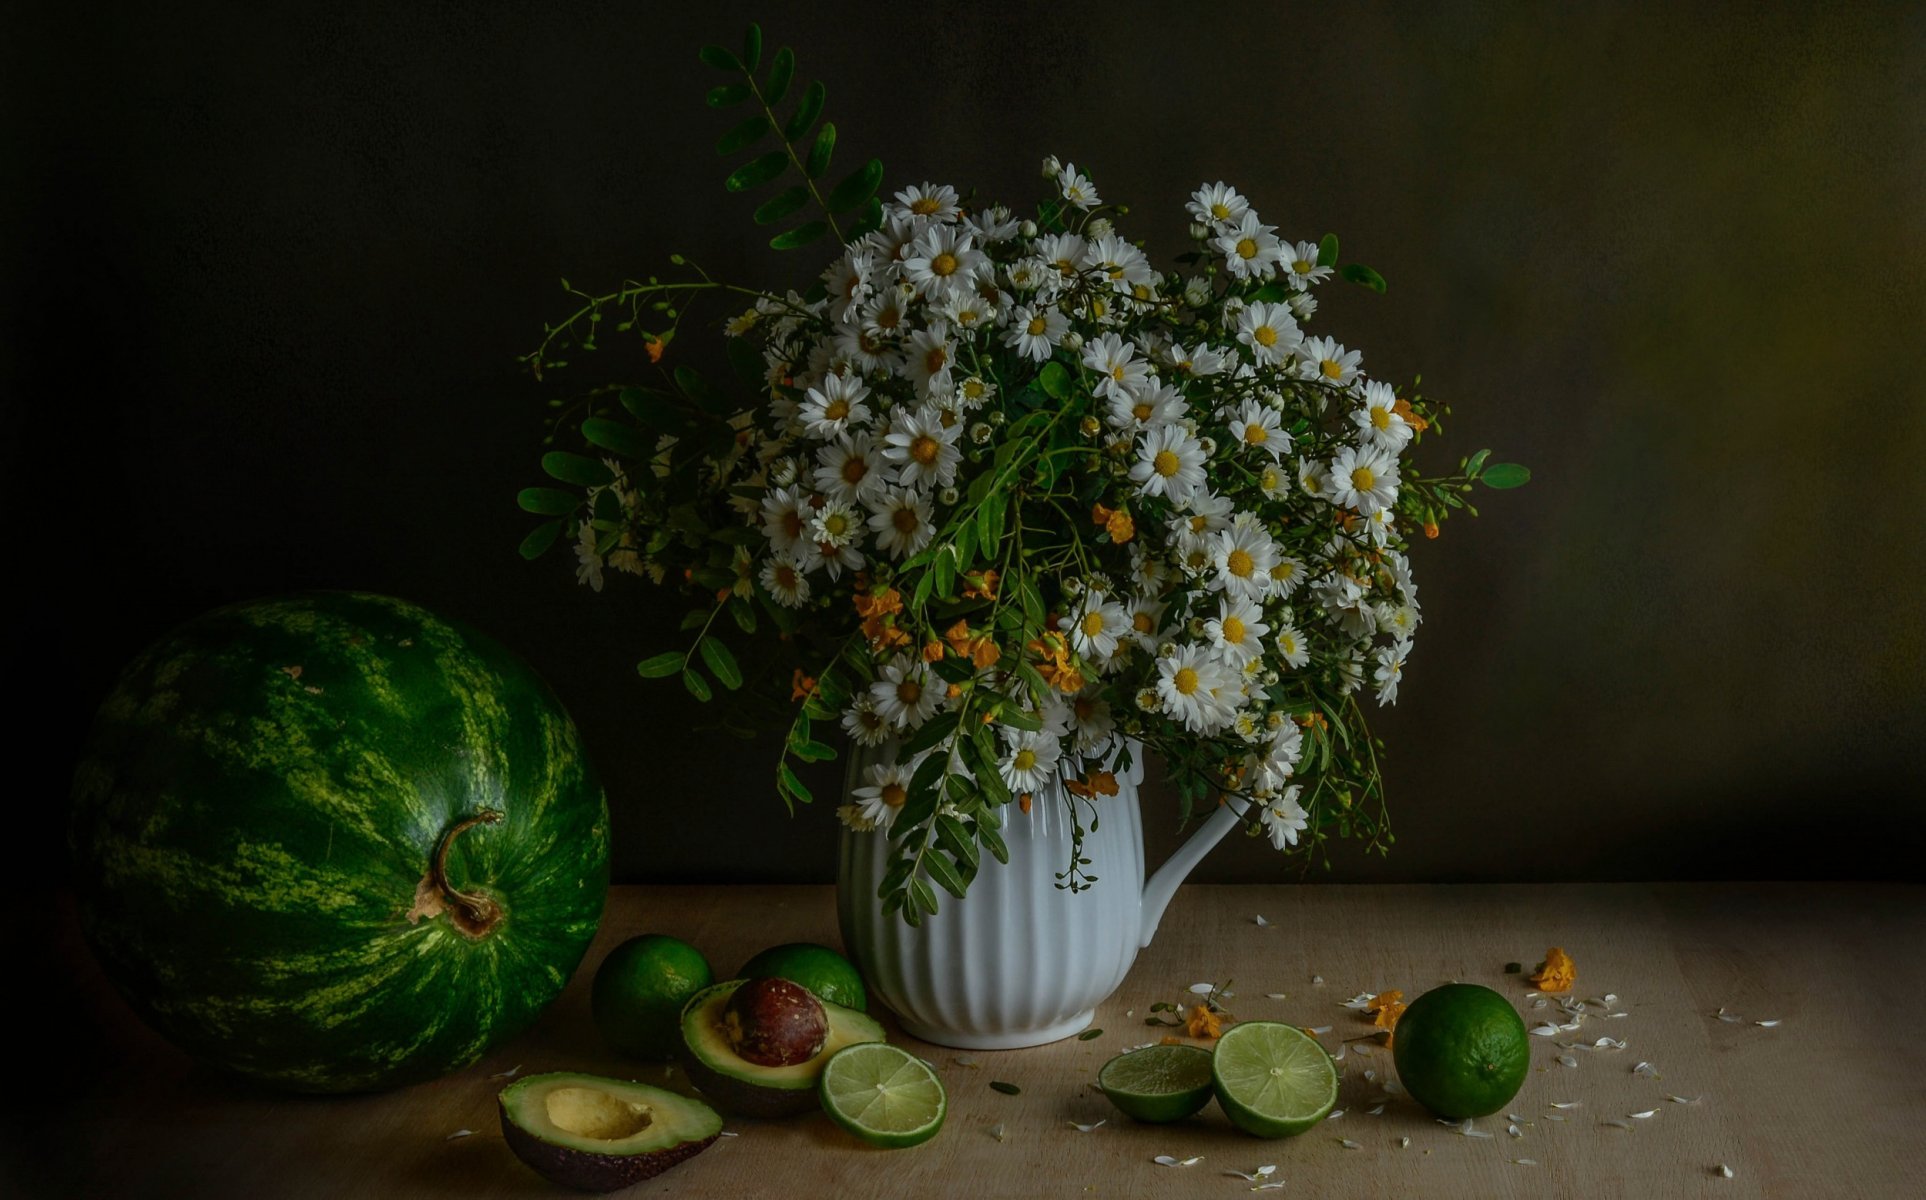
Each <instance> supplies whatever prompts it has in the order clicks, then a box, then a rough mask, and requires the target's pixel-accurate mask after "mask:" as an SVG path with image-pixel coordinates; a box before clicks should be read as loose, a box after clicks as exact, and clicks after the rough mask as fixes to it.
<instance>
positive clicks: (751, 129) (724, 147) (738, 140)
mask: <svg viewBox="0 0 1926 1200" xmlns="http://www.w3.org/2000/svg"><path fill="white" fill-rule="evenodd" d="M773 128H775V126H773V125H771V124H770V123H769V118H768V117H766V116H764V115H763V114H761V113H757V114H756V115H755V116H753V117H750V118H749V119H748V120H746V121H744V122H743V123H742V124H740V125H738V126H736V127H735V128H734V129H731V130H730V131H729V132H728V133H725V134H723V135H722V136H721V137H719V138H717V139H716V153H717V154H734V153H735V152H736V151H738V150H741V149H744V148H746V147H749V146H753V145H755V144H756V143H757V142H759V141H761V140H762V138H763V135H764V134H767V133H768V132H769V131H770V130H771V129H773Z"/></svg>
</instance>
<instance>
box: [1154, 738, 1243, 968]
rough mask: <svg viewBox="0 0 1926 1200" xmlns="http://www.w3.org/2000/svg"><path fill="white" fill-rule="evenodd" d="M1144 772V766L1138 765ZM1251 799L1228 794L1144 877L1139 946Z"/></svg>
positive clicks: (1235, 822) (1237, 820) (1155, 930)
mask: <svg viewBox="0 0 1926 1200" xmlns="http://www.w3.org/2000/svg"><path fill="white" fill-rule="evenodd" d="M1137 770H1138V772H1139V773H1140V774H1141V772H1142V770H1143V768H1142V767H1138V768H1137ZM1249 807H1250V802H1249V801H1247V800H1245V799H1244V798H1243V797H1241V796H1226V797H1224V803H1223V804H1222V805H1220V806H1218V809H1217V811H1216V812H1214V813H1212V814H1211V815H1210V816H1208V817H1206V818H1205V819H1204V823H1203V825H1202V826H1201V827H1199V828H1198V830H1197V832H1196V833H1193V834H1191V835H1190V837H1189V838H1188V839H1187V840H1185V842H1184V844H1183V845H1181V846H1179V847H1177V851H1176V853H1174V854H1172V855H1171V856H1170V858H1169V859H1167V860H1165V862H1164V865H1163V866H1161V867H1158V868H1157V873H1156V874H1154V875H1152V876H1151V877H1150V878H1149V879H1146V880H1145V881H1144V895H1143V900H1142V902H1141V907H1140V908H1139V911H1140V912H1141V913H1142V914H1143V933H1142V936H1141V937H1140V939H1139V940H1138V942H1137V948H1138V949H1139V950H1141V949H1143V948H1144V947H1145V946H1148V945H1150V939H1151V938H1152V937H1153V936H1155V935H1156V933H1157V925H1158V923H1159V922H1161V921H1162V920H1163V919H1164V909H1165V908H1167V907H1169V905H1170V898H1171V897H1172V896H1175V895H1176V894H1177V885H1178V884H1180V883H1182V882H1183V881H1184V879H1185V877H1187V876H1188V875H1189V874H1190V872H1191V870H1192V868H1194V867H1196V865H1197V864H1198V863H1200V862H1202V861H1203V860H1204V855H1206V854H1209V853H1210V852H1211V850H1212V849H1213V848H1214V847H1215V846H1216V845H1217V843H1218V842H1221V841H1223V840H1224V835H1225V834H1227V833H1229V832H1230V831H1231V827H1232V826H1234V825H1237V824H1238V823H1239V822H1240V821H1241V820H1242V819H1243V816H1244V810H1245V809H1247V808H1249Z"/></svg>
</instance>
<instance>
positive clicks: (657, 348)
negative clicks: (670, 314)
mask: <svg viewBox="0 0 1926 1200" xmlns="http://www.w3.org/2000/svg"><path fill="white" fill-rule="evenodd" d="M643 336H644V337H647V338H648V339H649V340H648V341H647V342H646V343H645V345H646V346H647V347H648V351H649V361H650V362H652V363H659V362H661V361H662V352H663V351H664V350H667V349H668V348H669V343H667V342H665V341H663V340H662V339H661V338H659V337H656V336H655V335H654V334H644V335H643Z"/></svg>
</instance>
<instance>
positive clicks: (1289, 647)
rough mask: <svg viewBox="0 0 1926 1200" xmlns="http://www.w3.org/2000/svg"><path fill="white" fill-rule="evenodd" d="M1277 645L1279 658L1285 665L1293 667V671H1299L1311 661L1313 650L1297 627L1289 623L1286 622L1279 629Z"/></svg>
mask: <svg viewBox="0 0 1926 1200" xmlns="http://www.w3.org/2000/svg"><path fill="white" fill-rule="evenodd" d="M1276 645H1277V654H1278V657H1279V658H1282V659H1283V660H1284V662H1285V665H1287V666H1289V667H1291V668H1292V669H1293V670H1296V669H1299V668H1301V667H1303V666H1304V664H1305V663H1307V662H1310V661H1311V650H1310V647H1309V646H1308V645H1307V644H1306V643H1305V641H1304V635H1303V634H1301V633H1299V632H1298V630H1297V626H1295V625H1292V624H1290V623H1289V622H1285V624H1284V625H1283V626H1282V627H1281V628H1279V629H1278V631H1277V638H1276Z"/></svg>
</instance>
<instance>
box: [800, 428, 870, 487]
mask: <svg viewBox="0 0 1926 1200" xmlns="http://www.w3.org/2000/svg"><path fill="white" fill-rule="evenodd" d="M887 475H888V471H887V469H886V468H885V467H884V465H883V453H882V447H880V446H879V445H877V442H876V438H875V436H874V435H873V434H870V433H868V432H865V431H862V430H858V431H856V432H855V433H842V434H838V435H837V436H836V440H835V441H833V442H829V443H827V444H826V445H823V446H819V447H817V449H816V470H815V473H814V475H812V476H811V478H812V479H813V480H814V481H815V484H816V490H817V491H819V492H822V493H824V494H825V495H827V496H828V497H829V498H830V499H831V500H840V501H842V502H844V503H847V504H853V503H858V502H860V501H865V500H870V499H873V498H875V497H877V496H880V495H882V494H883V487H884V485H885V484H886V483H887V482H888V479H887Z"/></svg>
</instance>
